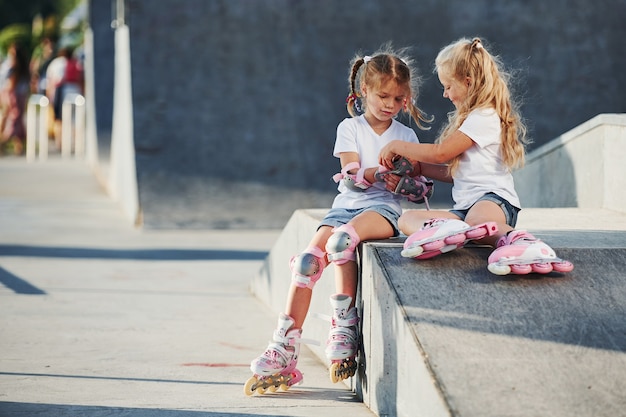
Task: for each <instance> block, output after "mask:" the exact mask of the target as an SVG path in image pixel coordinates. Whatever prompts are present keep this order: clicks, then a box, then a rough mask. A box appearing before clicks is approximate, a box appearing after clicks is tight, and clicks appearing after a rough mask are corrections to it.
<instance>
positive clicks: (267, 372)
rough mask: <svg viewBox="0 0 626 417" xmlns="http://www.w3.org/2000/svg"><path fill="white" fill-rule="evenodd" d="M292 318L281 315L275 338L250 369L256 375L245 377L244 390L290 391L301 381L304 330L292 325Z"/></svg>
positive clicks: (260, 392) (247, 392)
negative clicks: (300, 357)
mask: <svg viewBox="0 0 626 417" xmlns="http://www.w3.org/2000/svg"><path fill="white" fill-rule="evenodd" d="M292 327H293V319H292V318H291V317H289V316H288V315H286V314H282V313H281V314H280V316H279V317H278V326H277V328H276V330H275V331H274V337H273V340H272V341H271V342H270V344H269V345H268V347H267V349H266V350H265V352H263V354H262V355H261V356H259V357H258V358H256V359H255V360H253V361H252V362H251V364H250V370H251V371H252V372H253V374H254V375H253V376H252V377H250V379H248V381H246V384H245V386H244V393H245V394H246V395H252V394H254V393H255V392H257V393H259V394H265V390H267V389H269V390H270V391H271V392H276V390H277V389H278V388H280V389H282V390H283V391H287V390H288V389H289V387H291V386H292V385H295V384H297V383H299V382H301V381H302V373H301V372H300V371H299V370H298V369H296V365H297V364H298V355H299V353H300V343H302V342H303V340H302V339H301V338H300V335H301V333H302V330H296V329H293V330H292V329H291V328H292Z"/></svg>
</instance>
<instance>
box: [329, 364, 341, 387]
mask: <svg viewBox="0 0 626 417" xmlns="http://www.w3.org/2000/svg"><path fill="white" fill-rule="evenodd" d="M340 366H341V364H340V363H338V362H334V363H333V364H332V365H330V368H329V370H328V373H329V375H330V380H331V382H332V383H333V384H335V383H337V382H339V381H341V379H339V377H338V376H337V374H338V373H339V367H340Z"/></svg>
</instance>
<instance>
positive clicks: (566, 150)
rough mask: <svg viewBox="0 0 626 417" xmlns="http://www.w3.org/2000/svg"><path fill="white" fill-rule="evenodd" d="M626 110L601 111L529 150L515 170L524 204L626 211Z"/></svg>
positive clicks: (528, 205) (518, 188)
mask: <svg viewBox="0 0 626 417" xmlns="http://www.w3.org/2000/svg"><path fill="white" fill-rule="evenodd" d="M625 160H626V114H601V115H598V116H596V117H594V118H593V119H591V120H589V121H587V122H585V123H583V124H581V125H580V126H577V127H576V128H574V129H572V130H570V131H569V132H567V133H564V134H563V135H561V136H559V137H558V138H556V139H555V140H553V141H551V142H549V143H547V144H545V145H543V146H541V147H539V148H537V149H535V150H534V151H533V152H531V153H529V154H528V155H527V163H526V166H525V167H524V168H522V169H521V170H518V171H516V172H515V173H514V177H515V184H516V187H517V191H518V193H519V195H520V199H521V200H522V205H523V206H524V207H580V208H605V209H610V210H615V211H620V212H625V211H626V193H624V192H623V190H624V189H626V175H625V174H626V170H625V169H624V161H625Z"/></svg>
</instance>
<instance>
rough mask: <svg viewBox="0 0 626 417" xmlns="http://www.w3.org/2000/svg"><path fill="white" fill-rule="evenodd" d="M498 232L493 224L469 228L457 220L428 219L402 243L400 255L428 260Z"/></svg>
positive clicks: (488, 223)
mask: <svg viewBox="0 0 626 417" xmlns="http://www.w3.org/2000/svg"><path fill="white" fill-rule="evenodd" d="M497 231H498V226H497V224H496V223H494V222H487V223H483V224H479V225H477V226H470V225H469V224H467V223H465V222H464V221H462V220H457V219H430V220H429V221H428V222H427V223H426V224H425V225H424V226H423V227H422V228H421V229H420V230H418V231H417V232H415V233H413V234H411V236H409V237H408V238H407V239H406V240H405V241H404V248H403V249H402V252H400V254H401V255H402V256H404V257H405V258H416V259H428V258H432V257H434V256H437V255H440V254H442V253H446V252H450V251H452V250H454V249H457V248H460V247H462V246H464V245H465V244H466V243H467V242H469V241H470V240H479V239H482V238H484V237H487V236H491V235H493V234H494V233H496V232H497Z"/></svg>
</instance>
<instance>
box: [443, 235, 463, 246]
mask: <svg viewBox="0 0 626 417" xmlns="http://www.w3.org/2000/svg"><path fill="white" fill-rule="evenodd" d="M444 242H445V244H446V245H459V244H461V243H464V242H465V235H464V234H463V233H460V234H457V235H452V236H448V237H447V238H445V239H444Z"/></svg>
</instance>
